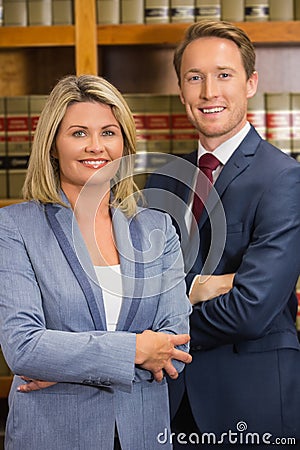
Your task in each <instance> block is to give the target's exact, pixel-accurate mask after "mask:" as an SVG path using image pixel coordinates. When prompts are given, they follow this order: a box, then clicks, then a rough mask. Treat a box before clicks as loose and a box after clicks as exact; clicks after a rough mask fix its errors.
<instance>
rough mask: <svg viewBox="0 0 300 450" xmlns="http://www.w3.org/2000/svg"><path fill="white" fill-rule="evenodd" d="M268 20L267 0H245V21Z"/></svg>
mask: <svg viewBox="0 0 300 450" xmlns="http://www.w3.org/2000/svg"><path fill="white" fill-rule="evenodd" d="M266 20H269V1H268V0H245V21H246V22H263V21H266Z"/></svg>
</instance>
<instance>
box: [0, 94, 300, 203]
mask: <svg viewBox="0 0 300 450" xmlns="http://www.w3.org/2000/svg"><path fill="white" fill-rule="evenodd" d="M124 97H125V99H126V101H127V103H128V105H129V107H130V109H131V111H132V112H133V116H134V119H135V124H136V130H137V157H136V167H135V172H136V174H137V175H140V180H139V185H140V186H141V185H142V184H143V182H144V178H145V176H146V174H147V171H148V170H149V171H152V170H154V169H155V168H156V167H157V166H158V163H159V164H163V162H164V158H165V159H167V158H168V156H167V155H168V154H170V153H171V154H174V155H179V156H182V155H183V154H186V153H190V152H191V151H193V150H194V149H196V148H197V133H196V131H195V129H194V127H193V126H192V124H191V123H190V122H189V121H188V119H187V116H186V113H185V109H184V106H183V105H182V103H181V101H180V98H179V96H178V95H177V94H171V95H168V94H141V93H139V94H126V93H125V94H124ZM46 98H47V97H46V95H24V96H16V97H0V198H18V197H20V193H21V188H22V185H23V182H24V177H25V173H26V169H27V165H28V160H29V155H30V148H31V143H32V139H33V136H34V130H35V128H36V124H37V121H38V118H39V114H40V111H41V110H42V108H43V106H44V104H45V100H46ZM248 120H249V122H250V123H252V124H253V125H254V126H255V127H256V129H257V131H258V132H259V133H260V135H261V136H262V137H263V138H264V139H266V140H268V141H269V142H270V143H272V144H273V145H275V146H276V147H278V148H280V149H281V150H282V151H283V152H285V153H287V154H290V155H292V156H293V157H294V158H296V159H297V160H298V161H300V93H294V92H293V93H290V92H282V93H260V92H258V93H257V94H256V95H255V96H254V97H253V98H252V99H250V100H249V103H248ZM158 153H159V154H160V155H161V156H159V157H158V155H157V154H158ZM164 155H165V156H164ZM158 160H159V161H158Z"/></svg>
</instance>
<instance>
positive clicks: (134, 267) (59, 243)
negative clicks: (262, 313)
mask: <svg viewBox="0 0 300 450" xmlns="http://www.w3.org/2000/svg"><path fill="white" fill-rule="evenodd" d="M134 153H135V127H134V121H133V118H132V115H131V113H130V111H129V109H128V106H127V104H126V103H125V101H124V99H123V98H122V96H121V94H120V93H119V92H118V91H117V90H116V89H115V88H114V87H113V86H112V85H111V84H110V83H108V82H107V81H106V80H104V79H103V78H100V77H97V76H88V75H85V76H80V77H75V76H67V77H65V78H63V79H62V80H60V81H59V82H58V84H57V85H56V86H55V87H54V89H53V90H52V92H51V94H50V96H49V97H48V100H47V102H46V105H45V107H44V109H43V111H42V113H41V116H40V119H39V122H38V126H37V129H36V133H35V138H34V143H33V148H32V154H31V158H30V163H29V168H28V173H27V178H26V181H25V185H24V198H25V199H26V200H27V202H24V203H21V204H18V205H13V206H9V207H7V208H3V209H1V210H0V249H1V251H0V283H1V294H0V333H1V335H0V342H1V346H2V349H3V353H4V355H5V358H6V360H7V362H8V364H9V366H10V368H11V370H12V371H13V373H15V374H16V375H15V376H14V380H13V383H12V387H11V391H10V395H9V407H10V410H9V415H8V420H7V428H6V444H5V446H6V447H5V448H6V450H27V449H28V450H29V449H30V450H43V449H47V450H51V449H53V450H54V449H55V450H57V449H64V450H65V449H70V450H71V449H72V450H75V449H85V450H109V449H113V447H114V435H115V429H116V430H117V432H118V436H119V441H120V445H121V448H122V449H124V450H126V449H127V450H142V449H145V450H146V449H156V448H157V449H161V443H159V442H158V439H157V436H158V435H159V433H162V432H165V430H169V413H168V394H167V386H166V381H165V378H164V373H166V374H168V375H169V376H170V377H171V378H176V377H177V376H178V372H179V371H181V370H182V368H183V365H184V363H189V362H190V361H191V357H190V355H189V354H188V353H187V350H188V340H189V336H188V334H187V333H188V331H189V329H188V316H189V313H190V303H189V301H188V299H187V297H186V294H185V282H184V273H183V264H182V257H181V253H180V247H179V242H178V239H177V235H176V233H175V230H174V228H173V226H172V225H171V221H170V219H169V217H168V216H167V215H166V214H164V213H161V212H157V211H152V210H147V209H143V208H138V207H137V205H136V200H135V195H134V183H133V179H132V167H133V161H132V157H133V155H134ZM178 347H179V348H178ZM24 379H25V380H27V381H28V385H27V386H28V388H26V386H25V387H24ZM32 380H35V381H32ZM37 380H47V383H46V382H44V383H42V382H39V381H37ZM40 387H43V388H44V389H39V388H40ZM36 388H37V390H35V389H36ZM24 391H25V392H26V391H27V393H24ZM170 447H171V444H170V443H169V442H168V443H166V444H165V448H170Z"/></svg>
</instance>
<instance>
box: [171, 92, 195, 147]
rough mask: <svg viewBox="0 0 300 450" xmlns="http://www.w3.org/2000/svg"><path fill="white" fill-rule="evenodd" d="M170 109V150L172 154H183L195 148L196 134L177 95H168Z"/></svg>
mask: <svg viewBox="0 0 300 450" xmlns="http://www.w3.org/2000/svg"><path fill="white" fill-rule="evenodd" d="M170 109H171V152H172V153H173V154H174V155H184V154H187V153H190V152H192V151H193V150H195V149H196V148H197V139H198V135H197V132H196V130H195V128H194V126H193V125H192V124H191V122H190V121H189V120H188V118H187V115H186V111H185V107H184V105H183V104H182V103H181V100H180V98H179V95H175V94H173V95H171V96H170Z"/></svg>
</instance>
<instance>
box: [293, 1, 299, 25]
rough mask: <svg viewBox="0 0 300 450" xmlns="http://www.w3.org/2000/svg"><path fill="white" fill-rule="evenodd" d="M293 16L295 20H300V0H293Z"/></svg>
mask: <svg viewBox="0 0 300 450" xmlns="http://www.w3.org/2000/svg"><path fill="white" fill-rule="evenodd" d="M294 18H295V20H300V0H295V4H294Z"/></svg>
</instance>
